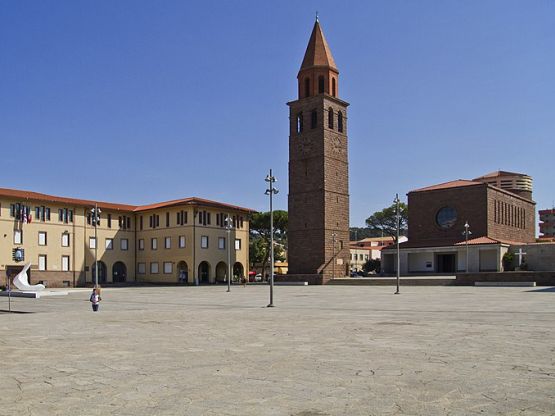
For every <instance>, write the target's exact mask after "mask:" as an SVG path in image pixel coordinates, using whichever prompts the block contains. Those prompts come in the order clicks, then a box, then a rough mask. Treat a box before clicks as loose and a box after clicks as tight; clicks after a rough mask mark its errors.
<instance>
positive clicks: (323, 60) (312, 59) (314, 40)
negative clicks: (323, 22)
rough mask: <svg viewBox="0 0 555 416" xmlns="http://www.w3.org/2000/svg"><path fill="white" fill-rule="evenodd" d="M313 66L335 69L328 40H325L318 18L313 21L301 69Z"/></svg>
mask: <svg viewBox="0 0 555 416" xmlns="http://www.w3.org/2000/svg"><path fill="white" fill-rule="evenodd" d="M315 66H324V67H329V68H331V69H334V70H336V71H337V67H336V66H335V61H334V60H333V56H332V54H331V50H330V47H329V46H328V42H326V38H325V37H324V33H322V29H321V27H320V23H319V22H318V20H316V22H315V23H314V28H313V29H312V34H311V35H310V40H309V41H308V46H307V47H306V52H305V54H304V59H303V63H302V65H301V71H302V70H304V69H308V68H312V67H315Z"/></svg>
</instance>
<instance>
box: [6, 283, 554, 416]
mask: <svg viewBox="0 0 555 416" xmlns="http://www.w3.org/2000/svg"><path fill="white" fill-rule="evenodd" d="M225 290H226V288H225V287H224V286H215V287H163V288H159V287H152V288H124V289H105V290H104V291H103V302H102V304H101V311H100V312H99V313H93V312H92V311H91V308H90V304H89V302H88V294H89V292H88V291H81V292H73V293H70V294H69V295H68V296H65V297H52V298H43V299H39V300H29V299H15V300H13V301H12V302H13V303H12V306H13V307H14V308H15V309H17V310H25V311H29V312H33V313H28V314H11V315H9V314H6V313H0V331H1V332H0V356H1V357H2V364H1V367H0V386H1V392H0V414H1V415H10V416H11V415H16V414H21V415H49V416H50V415H73V416H74V415H110V414H114V415H133V416H140V415H149V416H150V415H295V416H301V415H302V416H316V415H388V414H417V415H444V414H452V415H472V414H482V415H483V414H488V415H490V414H514V415H517V414H518V415H537V414H540V415H541V414H550V415H551V414H555V330H554V327H555V291H553V290H546V289H545V288H474V287H404V288H402V292H403V293H402V294H401V295H393V294H392V293H393V290H394V288H393V287H371V286H367V287H366V286H364V287H354V286H350V287H347V286H345V287H343V286H325V287H316V286H309V287H276V290H275V303H276V305H277V307H276V308H273V309H272V308H265V307H263V306H264V305H266V304H267V302H268V287H266V286H249V287H246V288H243V287H233V288H232V292H231V293H226V292H225ZM0 309H7V299H6V298H0Z"/></svg>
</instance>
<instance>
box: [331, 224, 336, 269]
mask: <svg viewBox="0 0 555 416" xmlns="http://www.w3.org/2000/svg"><path fill="white" fill-rule="evenodd" d="M331 239H332V241H333V257H332V269H331V278H332V280H333V279H335V241H336V240H337V233H336V232H333V233H331Z"/></svg>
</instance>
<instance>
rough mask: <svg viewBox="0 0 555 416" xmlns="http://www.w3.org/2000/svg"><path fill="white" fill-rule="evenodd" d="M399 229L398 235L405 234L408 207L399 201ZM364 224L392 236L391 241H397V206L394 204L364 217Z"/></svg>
mask: <svg viewBox="0 0 555 416" xmlns="http://www.w3.org/2000/svg"><path fill="white" fill-rule="evenodd" d="M399 213H400V221H399V224H400V227H399V229H400V231H399V235H406V233H407V228H408V217H409V209H408V207H407V205H406V204H404V203H402V202H401V203H399ZM366 225H368V228H370V229H371V230H373V231H378V232H380V233H383V235H386V236H389V237H393V242H394V243H397V208H396V204H392V205H391V206H390V207H387V208H384V209H383V210H381V211H378V212H375V213H373V214H372V215H371V216H370V217H368V218H367V219H366Z"/></svg>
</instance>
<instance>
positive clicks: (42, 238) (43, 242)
mask: <svg viewBox="0 0 555 416" xmlns="http://www.w3.org/2000/svg"><path fill="white" fill-rule="evenodd" d="M45 245H46V232H45V231H39V246H45Z"/></svg>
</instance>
